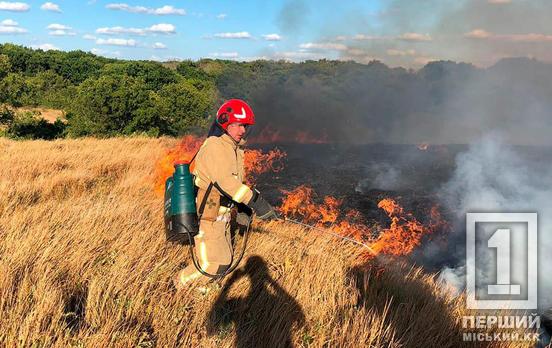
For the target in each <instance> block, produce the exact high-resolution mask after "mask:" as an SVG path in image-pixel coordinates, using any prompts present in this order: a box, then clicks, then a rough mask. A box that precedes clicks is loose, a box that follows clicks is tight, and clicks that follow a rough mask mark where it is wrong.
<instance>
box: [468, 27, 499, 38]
mask: <svg viewBox="0 0 552 348" xmlns="http://www.w3.org/2000/svg"><path fill="white" fill-rule="evenodd" d="M491 36H493V34H492V33H489V32H488V31H486V30H483V29H475V30H472V31H470V32H469V33H465V34H464V37H467V38H469V39H487V38H490V37H491Z"/></svg>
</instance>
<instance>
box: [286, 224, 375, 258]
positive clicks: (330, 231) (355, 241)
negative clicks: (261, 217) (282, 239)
mask: <svg viewBox="0 0 552 348" xmlns="http://www.w3.org/2000/svg"><path fill="white" fill-rule="evenodd" d="M276 219H277V220H279V221H283V222H291V223H294V224H296V225H299V226H302V227H305V228H309V229H311V230H313V231H317V232H320V233H325V234H328V235H330V236H332V237H334V238H338V239H341V240H345V241H348V242H351V243H354V244H356V245H360V246H362V247H363V248H366V249H367V250H368V252H370V254H372V255H377V253H376V252H375V251H374V249H372V248H371V247H370V246H369V245H367V244H365V243H362V242H359V241H358V240H356V239H353V238H350V237H346V236H342V235H340V234H337V233H335V232H334V231H332V230H329V229H326V228H320V227H316V226H312V225H308V224H305V223H303V222H301V221H298V220H293V219H289V218H287V217H283V218H282V217H278V218H276Z"/></svg>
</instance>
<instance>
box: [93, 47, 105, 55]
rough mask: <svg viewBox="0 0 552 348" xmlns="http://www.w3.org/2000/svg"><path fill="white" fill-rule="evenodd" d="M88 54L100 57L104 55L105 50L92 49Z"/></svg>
mask: <svg viewBox="0 0 552 348" xmlns="http://www.w3.org/2000/svg"><path fill="white" fill-rule="evenodd" d="M90 52H92V53H93V54H97V55H101V54H103V53H105V50H102V49H101V48H95V47H94V48H93V49H91V50H90Z"/></svg>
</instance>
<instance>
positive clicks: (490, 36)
mask: <svg viewBox="0 0 552 348" xmlns="http://www.w3.org/2000/svg"><path fill="white" fill-rule="evenodd" d="M464 37H466V38H468V39H476V40H500V41H510V42H552V35H546V34H536V33H528V34H509V35H498V34H494V33H491V32H488V31H486V30H483V29H475V30H472V31H470V32H469V33H465V34H464Z"/></svg>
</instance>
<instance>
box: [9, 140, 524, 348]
mask: <svg viewBox="0 0 552 348" xmlns="http://www.w3.org/2000/svg"><path fill="white" fill-rule="evenodd" d="M176 143H177V139H169V138H161V139H148V138H126V139H122V138H119V139H106V140H97V139H80V140H56V141H51V142H46V141H21V142H17V141H11V140H6V139H0V161H1V163H2V166H1V167H0V197H1V198H0V346H2V347H4V346H6V347H15V346H25V347H50V346H58V347H67V346H73V347H108V346H109V347H112V346H113V347H232V346H238V347H254V346H288V345H291V344H292V345H294V346H309V345H310V346H314V347H321V346H324V347H339V346H349V347H365V346H371V347H402V346H404V347H461V346H465V345H467V344H465V343H463V342H462V329H461V327H460V326H461V322H460V317H461V316H462V315H465V314H467V313H466V310H465V309H464V303H463V300H462V298H461V297H458V298H453V297H450V296H448V295H443V292H442V291H440V290H439V288H438V287H437V285H436V283H435V280H434V276H433V275H428V274H424V273H423V272H422V271H421V270H420V269H417V268H412V267H409V266H407V265H405V264H403V263H401V262H398V261H396V260H392V259H385V258H383V257H381V258H377V259H373V260H371V261H363V260H366V258H364V257H363V255H362V254H361V252H362V250H360V249H359V248H358V247H356V246H354V245H350V244H341V243H339V242H337V241H336V240H333V239H329V238H327V237H326V236H320V235H318V234H313V233H312V232H308V231H305V230H303V229H300V228H297V227H295V226H291V225H287V224H283V223H276V222H272V223H269V224H265V225H259V224H256V225H255V228H254V233H253V234H252V235H251V238H250V243H249V247H248V250H247V253H246V257H245V258H244V261H242V264H241V267H240V268H239V269H238V271H236V272H235V273H233V274H232V275H231V276H229V277H227V279H225V280H224V281H223V282H222V288H219V287H215V286H212V289H211V291H210V292H208V293H207V294H201V293H199V292H198V291H196V289H193V288H190V289H189V290H187V291H183V292H179V293H177V292H175V290H174V289H173V287H172V285H171V277H172V276H173V275H174V273H175V272H176V271H177V270H178V269H179V268H180V267H181V266H182V265H183V264H186V263H188V262H189V257H188V251H187V249H185V248H184V247H182V246H177V245H171V244H168V243H166V242H165V237H164V234H163V221H162V201H161V198H160V197H159V196H158V195H156V194H155V193H154V189H153V187H154V182H155V178H154V173H155V171H154V167H155V163H156V162H157V160H158V159H159V158H160V157H161V156H162V155H163V153H164V151H165V149H167V148H169V147H171V146H174V145H175V144H176ZM298 184H301V183H298ZM478 346H480V345H478ZM488 346H491V345H490V344H488ZM492 346H495V347H509V346H520V345H519V344H514V343H510V344H509V343H500V342H497V343H493V344H492ZM527 346H529V345H527Z"/></svg>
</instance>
